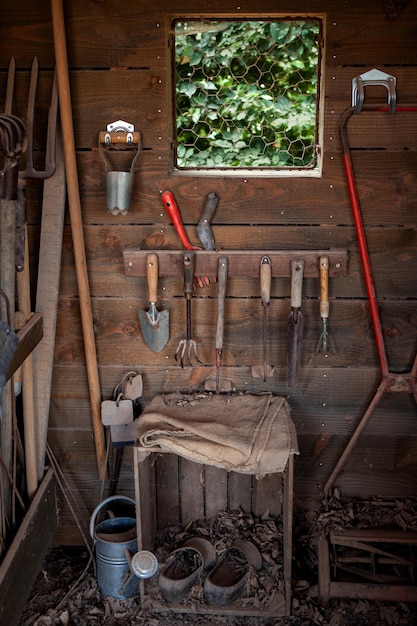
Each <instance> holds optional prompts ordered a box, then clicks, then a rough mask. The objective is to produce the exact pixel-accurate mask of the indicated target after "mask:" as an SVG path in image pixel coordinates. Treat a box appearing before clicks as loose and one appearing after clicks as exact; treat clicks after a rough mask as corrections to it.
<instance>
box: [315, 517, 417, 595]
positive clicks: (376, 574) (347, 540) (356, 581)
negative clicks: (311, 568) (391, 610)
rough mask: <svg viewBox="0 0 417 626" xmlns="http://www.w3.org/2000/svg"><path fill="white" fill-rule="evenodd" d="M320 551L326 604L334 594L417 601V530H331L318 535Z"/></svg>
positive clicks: (321, 584)
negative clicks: (325, 534) (323, 534)
mask: <svg viewBox="0 0 417 626" xmlns="http://www.w3.org/2000/svg"><path fill="white" fill-rule="evenodd" d="M400 548H401V549H400ZM317 555H318V567H319V594H320V600H321V603H322V604H323V605H324V606H328V604H329V601H330V599H331V598H364V599H367V600H380V601H386V602H417V582H416V573H417V532H414V531H405V530H401V529H394V530H386V529H380V528H360V529H356V528H347V529H346V530H345V531H344V532H342V531H335V530H331V531H330V532H329V534H328V537H325V536H321V537H320V538H319V540H318V552H317Z"/></svg>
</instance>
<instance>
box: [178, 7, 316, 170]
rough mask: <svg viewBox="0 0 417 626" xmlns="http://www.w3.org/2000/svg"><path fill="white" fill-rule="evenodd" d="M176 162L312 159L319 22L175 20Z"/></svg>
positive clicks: (308, 164)
mask: <svg viewBox="0 0 417 626" xmlns="http://www.w3.org/2000/svg"><path fill="white" fill-rule="evenodd" d="M174 41H175V45H174V51H175V54H174V57H175V58H174V63H175V81H174V82H175V120H176V123H175V128H176V140H175V142H174V144H175V156H176V166H177V168H179V169H187V168H191V169H194V168H202V169H206V168H208V169H211V168H245V169H246V168H279V169H281V168H304V169H312V168H314V167H316V165H317V153H318V148H317V137H318V102H319V76H320V48H321V46H320V42H321V21H320V20H319V19H305V20H297V21H293V20H279V21H267V20H263V21H254V20H244V21H209V20H199V21H177V22H175V24H174Z"/></svg>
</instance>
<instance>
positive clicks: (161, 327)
mask: <svg viewBox="0 0 417 626" xmlns="http://www.w3.org/2000/svg"><path fill="white" fill-rule="evenodd" d="M158 268H159V265H158V257H157V255H156V254H155V253H153V252H152V253H150V254H148V256H147V257H146V275H147V279H148V299H149V311H142V310H141V311H139V321H140V327H141V329H142V336H143V339H144V341H145V343H146V345H147V346H149V348H150V349H151V350H153V351H154V352H160V351H161V350H163V348H165V346H166V344H167V341H168V339H169V311H158V309H157V308H156V305H157V300H158V295H157V294H158Z"/></svg>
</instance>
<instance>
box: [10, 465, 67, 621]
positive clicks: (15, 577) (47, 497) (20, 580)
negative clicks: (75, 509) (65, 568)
mask: <svg viewBox="0 0 417 626" xmlns="http://www.w3.org/2000/svg"><path fill="white" fill-rule="evenodd" d="M56 526H57V511H56V497H55V478H54V473H53V471H52V470H51V469H50V470H48V472H47V473H46V475H45V478H44V479H43V481H42V483H41V484H40V486H39V488H38V491H37V492H36V494H35V497H34V498H33V501H32V504H31V506H30V508H29V510H28V512H27V513H26V515H25V517H24V519H23V522H22V524H21V525H20V527H19V530H18V532H17V534H16V536H15V538H14V540H13V542H12V544H11V546H10V548H9V549H8V551H7V553H6V556H5V558H4V560H3V562H2V564H1V566H0V624H17V622H18V619H19V617H20V614H21V611H22V609H23V608H24V605H25V601H26V599H27V597H28V596H29V594H30V591H31V589H32V586H33V583H34V582H35V580H36V577H37V575H38V573H39V570H40V568H41V566H42V562H43V559H44V556H45V554H46V551H47V548H48V546H49V545H50V542H51V539H52V536H53V534H54V532H55V529H56Z"/></svg>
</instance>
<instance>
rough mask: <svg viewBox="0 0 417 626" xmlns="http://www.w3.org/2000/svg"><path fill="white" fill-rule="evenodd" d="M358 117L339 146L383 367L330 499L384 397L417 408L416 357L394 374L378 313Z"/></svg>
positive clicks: (343, 120) (370, 108)
mask: <svg viewBox="0 0 417 626" xmlns="http://www.w3.org/2000/svg"><path fill="white" fill-rule="evenodd" d="M362 112H366V113H372V112H374V113H376V112H379V113H381V112H385V113H391V107H390V103H389V102H388V105H384V106H380V105H373V104H369V105H366V104H364V105H363V106H362V108H361V113H360V114H362ZM412 112H413V113H414V114H415V113H417V106H416V105H402V106H398V105H397V106H395V117H397V114H399V113H412ZM354 114H355V106H351V107H349V108H348V109H346V110H345V111H344V112H343V113H342V115H341V116H340V119H339V136H340V144H341V148H342V156H343V165H344V169H345V176H346V182H347V186H348V190H349V196H350V204H351V209H352V214H353V218H354V222H355V230H356V236H357V242H358V248H359V252H360V257H361V262H362V270H363V276H364V281H365V286H366V291H367V296H368V302H369V312H370V316H371V320H372V325H373V330H374V338H375V346H376V349H377V353H378V361H379V367H380V380H379V382H378V386H377V388H376V390H375V393H374V395H373V397H372V398H371V400H370V402H369V404H368V406H367V407H366V409H365V411H364V413H363V414H362V416H361V418H360V419H359V422H358V423H357V425H356V427H355V430H354V432H353V433H352V434H351V436H350V439H349V441H348V443H347V445H346V447H345V449H344V451H343V452H342V454H341V456H340V458H339V460H338V461H337V463H336V465H335V467H334V469H333V471H332V473H331V475H330V476H329V478H328V480H327V482H326V484H325V486H324V494H325V496H326V497H327V496H328V495H329V492H330V490H331V489H332V488H333V486H334V484H335V481H336V479H337V478H338V476H339V474H340V473H341V472H342V471H343V469H344V467H345V465H346V463H347V462H348V460H349V458H350V457H351V455H352V453H353V451H354V449H355V447H356V445H357V443H358V441H359V438H360V436H361V434H362V433H363V431H364V429H365V428H366V426H367V424H368V422H369V420H370V418H371V416H372V415H373V414H374V412H375V410H376V409H377V407H378V405H379V404H380V402H381V400H382V398H383V396H384V395H385V394H386V393H389V392H395V393H398V392H402V393H404V392H405V393H409V394H412V396H413V399H414V402H415V403H416V404H417V384H416V381H417V354H415V355H414V360H413V363H412V366H411V369H410V370H409V371H408V372H401V373H400V374H398V373H396V372H393V371H391V369H390V367H389V363H388V354H387V349H386V346H385V341H384V332H383V328H382V322H381V317H380V312H379V304H378V299H377V295H376V290H375V281H374V276H373V271H372V264H371V258H370V252H369V249H368V244H367V240H366V232H365V226H364V222H363V217H362V210H361V202H360V198H359V190H358V186H357V183H356V177H355V171H354V168H353V163H352V156H351V148H350V145H349V136H348V131H347V126H348V121H349V119H350V118H351V117H352V116H353V115H354Z"/></svg>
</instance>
